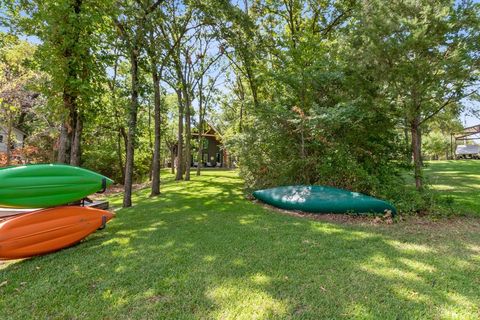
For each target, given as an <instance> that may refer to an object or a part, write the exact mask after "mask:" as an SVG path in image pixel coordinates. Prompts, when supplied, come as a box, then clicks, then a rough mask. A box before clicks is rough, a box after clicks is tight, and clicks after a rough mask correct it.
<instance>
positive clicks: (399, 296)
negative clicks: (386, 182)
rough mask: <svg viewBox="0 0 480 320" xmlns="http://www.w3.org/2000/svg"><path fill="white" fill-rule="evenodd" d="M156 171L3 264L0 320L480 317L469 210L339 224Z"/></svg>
mask: <svg viewBox="0 0 480 320" xmlns="http://www.w3.org/2000/svg"><path fill="white" fill-rule="evenodd" d="M431 167H433V165H432V166H431ZM442 177H443V175H442ZM445 181H447V180H445ZM164 182H165V185H164V187H163V189H162V192H163V195H162V196H160V197H158V198H153V199H150V198H148V190H144V191H140V192H138V193H137V194H136V197H135V203H136V206H135V207H133V208H130V209H124V210H120V211H118V214H117V217H116V219H114V220H113V221H112V222H111V223H109V225H108V227H107V228H106V229H105V230H103V231H99V232H97V233H95V234H93V235H92V236H90V237H89V238H88V239H87V241H85V242H83V243H81V244H80V245H77V246H75V247H73V248H69V249H66V250H62V251H60V252H58V253H55V254H50V255H47V256H44V257H38V258H33V259H29V260H24V261H18V262H10V263H6V264H5V263H4V264H3V265H0V315H1V316H0V317H1V319H27V318H31V317H35V318H39V319H198V318H202V319H218V318H219V319H255V318H256V319H270V318H285V319H319V318H329V319H334V318H355V319H415V318H422V319H478V318H479V317H480V289H479V288H480V220H479V219H475V218H460V219H455V220H442V221H439V222H431V221H429V220H427V219H423V220H419V219H414V218H411V219H409V220H407V221H405V222H401V223H397V224H394V225H385V224H380V225H374V224H372V223H370V222H364V223H344V224H340V223H333V222H328V221H322V220H310V219H304V218H297V217H292V216H287V215H282V214H279V213H276V212H272V211H270V210H268V209H265V208H263V207H262V206H260V205H258V204H255V203H252V202H249V201H246V200H244V198H243V196H242V192H241V187H242V182H241V180H240V179H239V178H238V177H237V176H236V173H235V172H225V171H223V172H217V171H210V172H208V173H205V174H204V175H203V176H202V177H200V178H199V177H195V176H194V177H193V181H192V182H190V183H185V182H179V183H176V182H174V181H173V180H172V178H171V176H168V177H167V178H166V179H164ZM477 183H479V182H478V181H477ZM114 202H117V203H118V202H119V199H114Z"/></svg>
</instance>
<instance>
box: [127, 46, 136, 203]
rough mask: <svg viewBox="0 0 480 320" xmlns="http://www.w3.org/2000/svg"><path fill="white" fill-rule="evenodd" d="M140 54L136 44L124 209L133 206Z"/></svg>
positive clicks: (131, 72) (134, 47)
mask: <svg viewBox="0 0 480 320" xmlns="http://www.w3.org/2000/svg"><path fill="white" fill-rule="evenodd" d="M138 54H139V48H138V44H137V43H135V44H134V46H133V48H132V51H131V53H130V64H131V67H130V74H131V77H132V92H131V102H130V112H129V119H128V134H127V138H128V139H127V150H126V153H127V157H126V160H125V183H124V186H125V192H124V194H123V207H124V208H127V207H131V206H132V184H133V163H134V156H135V138H136V131H137V112H138Z"/></svg>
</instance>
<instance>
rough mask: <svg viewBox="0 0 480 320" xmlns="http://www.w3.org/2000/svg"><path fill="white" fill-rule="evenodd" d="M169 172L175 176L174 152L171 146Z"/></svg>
mask: <svg viewBox="0 0 480 320" xmlns="http://www.w3.org/2000/svg"><path fill="white" fill-rule="evenodd" d="M170 165H171V168H170V171H171V172H172V174H175V150H174V149H173V146H172V147H171V148H170Z"/></svg>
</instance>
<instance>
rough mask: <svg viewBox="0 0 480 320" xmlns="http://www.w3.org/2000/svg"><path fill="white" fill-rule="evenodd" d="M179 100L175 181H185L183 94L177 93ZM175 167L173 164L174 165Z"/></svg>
mask: <svg viewBox="0 0 480 320" xmlns="http://www.w3.org/2000/svg"><path fill="white" fill-rule="evenodd" d="M177 98H178V136H177V142H178V144H177V175H176V177H175V180H183V165H184V161H183V101H182V93H181V92H180V90H178V91H177ZM172 165H173V164H172Z"/></svg>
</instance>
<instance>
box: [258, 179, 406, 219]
mask: <svg viewBox="0 0 480 320" xmlns="http://www.w3.org/2000/svg"><path fill="white" fill-rule="evenodd" d="M253 196H254V197H255V198H257V199H258V200H261V201H263V202H265V203H267V204H270V205H272V206H275V207H278V208H281V209H286V210H299V211H305V212H311V213H356V214H369V213H376V214H385V213H386V212H387V211H390V212H391V213H392V214H393V215H395V214H396V212H397V210H396V209H395V207H394V206H393V205H392V204H390V203H389V202H387V201H384V200H380V199H377V198H374V197H370V196H367V195H364V194H361V193H358V192H351V191H348V190H342V189H337V188H331V187H325V186H284V187H278V188H271V189H264V190H257V191H255V192H253Z"/></svg>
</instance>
